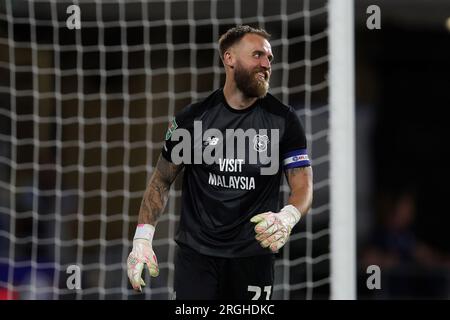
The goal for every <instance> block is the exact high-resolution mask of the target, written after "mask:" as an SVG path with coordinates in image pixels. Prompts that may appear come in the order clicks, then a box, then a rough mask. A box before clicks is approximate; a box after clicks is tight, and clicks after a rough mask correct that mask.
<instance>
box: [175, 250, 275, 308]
mask: <svg viewBox="0 0 450 320" xmlns="http://www.w3.org/2000/svg"><path fill="white" fill-rule="evenodd" d="M274 264H275V256H274V255H273V254H267V255H260V256H254V257H245V258H220V257H212V256H206V255H203V254H200V253H198V252H197V251H195V250H193V249H191V248H189V247H186V246H184V245H179V246H177V252H176V257H175V297H176V299H177V300H217V299H236V300H270V298H271V296H272V288H273V279H274Z"/></svg>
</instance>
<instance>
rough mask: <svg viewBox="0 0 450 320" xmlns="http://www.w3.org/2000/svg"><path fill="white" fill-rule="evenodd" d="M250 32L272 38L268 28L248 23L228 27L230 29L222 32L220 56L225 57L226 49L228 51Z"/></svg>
mask: <svg viewBox="0 0 450 320" xmlns="http://www.w3.org/2000/svg"><path fill="white" fill-rule="evenodd" d="M248 33H252V34H257V35H259V36H261V37H263V38H265V39H267V40H269V39H270V34H269V33H267V31H266V30H264V29H261V28H253V27H250V26H247V25H240V26H236V27H234V28H231V29H228V31H227V32H225V33H224V34H222V36H221V37H220V39H219V50H220V58H222V59H223V55H224V54H225V51H227V50H228V49H229V48H230V47H231V46H233V45H234V44H235V43H237V42H239V41H240V40H241V39H242V38H243V37H244V36H245V35H246V34H248Z"/></svg>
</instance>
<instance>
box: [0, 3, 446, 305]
mask: <svg viewBox="0 0 450 320" xmlns="http://www.w3.org/2000/svg"><path fill="white" fill-rule="evenodd" d="M70 4H79V5H80V8H81V20H82V24H81V30H68V29H67V27H66V19H67V17H68V16H69V15H68V14H67V13H66V8H67V6H68V5H70ZM372 4H377V5H379V7H380V8H381V20H382V23H381V26H382V29H381V30H368V29H367V28H366V18H367V17H368V14H367V13H366V8H367V7H368V6H369V5H372ZM448 17H450V5H449V3H448V2H447V1H444V0H440V1H438V0H432V1H418V0H414V1H403V0H396V1H388V0H384V1H368V0H356V1H355V49H356V51H355V58H356V59H355V70H356V106H355V117H356V164H357V165H356V172H357V175H356V177H357V184H356V189H357V194H356V196H357V216H356V218H357V230H356V231H357V244H358V247H357V249H358V250H357V254H358V255H357V257H358V259H357V270H358V298H362V299H378V298H381V299H390V298H436V299H446V298H448V297H449V295H450V277H449V276H450V258H449V249H450V248H449V246H450V239H449V233H448V232H447V230H446V229H447V226H448V225H449V215H448V214H447V212H446V211H447V210H446V209H445V208H446V206H445V203H444V201H445V192H446V191H447V190H448V188H446V183H447V177H448V172H449V170H448V168H447V167H448V166H447V163H446V159H447V158H446V156H447V153H448V151H447V148H446V147H445V146H446V144H445V141H443V142H442V143H441V140H442V138H443V137H445V132H444V130H445V129H446V124H445V118H444V117H442V116H440V113H441V112H442V111H441V110H442V109H444V108H445V107H446V106H448V105H449V102H450V101H449V93H448V88H449V80H448V79H449V78H448V70H450V69H449V68H448V67H449V63H450V59H449V57H450V55H449V46H450V42H449V40H450V39H449V37H450V30H449V29H448V28H447V27H446V19H447V18H448ZM327 19H328V13H327V1H325V0H323V1H322V0H310V1H308V0H303V1H301V0H284V1H270V0H246V1H244V0H240V1H239V0H236V1H222V0H217V1H148V2H147V1H144V0H140V1H137V0H136V1H118V0H117V1H116V0H104V1H101V0H98V1H94V0H92V1H56V0H54V1H50V0H42V1H40V0H34V1H20V0H15V1H8V0H6V1H3V2H1V3H0V297H3V298H17V299H126V298H128V299H149V298H152V299H167V298H170V295H171V293H172V292H171V290H172V289H171V285H172V284H173V263H172V262H173V254H174V243H173V241H172V240H171V239H172V238H173V235H174V233H175V228H176V223H177V220H178V213H179V201H178V200H179V195H180V180H181V179H178V180H177V183H176V185H175V187H174V188H173V189H172V191H171V200H170V202H169V205H168V207H167V209H166V213H167V214H165V215H164V216H163V218H162V219H161V222H160V223H159V225H158V229H157V234H156V241H155V250H156V252H157V254H158V258H159V261H160V266H161V271H162V272H161V275H160V276H159V277H158V278H157V279H155V280H152V281H151V284H150V288H147V289H146V290H145V292H144V293H145V294H144V295H140V294H136V293H134V292H132V290H130V286H129V284H128V280H127V278H126V272H125V270H126V266H125V261H126V257H127V255H128V253H129V250H130V249H131V247H130V246H131V241H130V240H131V238H132V236H133V234H134V229H135V225H136V221H137V213H138V208H139V205H140V201H141V198H142V193H143V191H144V189H145V185H146V183H147V181H148V178H149V174H150V172H151V170H152V166H153V165H154V164H155V162H156V159H157V156H158V154H159V150H160V148H161V146H162V143H161V141H162V139H163V136H164V132H165V129H166V127H167V123H168V121H169V119H170V117H171V116H172V115H173V114H174V112H176V111H178V110H180V109H181V108H182V107H184V106H185V105H187V104H188V103H190V102H191V101H196V100H198V99H200V98H201V97H204V96H205V95H207V94H208V93H209V92H210V91H212V90H214V89H215V88H217V87H219V86H221V85H222V84H223V81H224V73H223V71H222V66H221V64H220V60H219V57H218V54H217V46H216V42H217V39H218V37H219V35H220V34H221V33H222V32H224V31H225V30H227V29H228V28H229V27H231V26H234V25H236V24H241V23H242V24H252V25H259V26H262V27H264V28H266V29H267V30H268V31H269V32H270V33H271V34H272V35H273V41H272V42H271V43H272V48H273V51H274V54H275V57H276V60H275V63H274V65H273V76H272V80H271V87H272V93H274V94H275V95H276V96H277V97H279V98H280V99H281V100H283V101H284V102H285V103H288V104H291V105H292V106H293V107H294V108H295V109H296V110H297V111H298V114H299V116H300V117H301V118H302V120H303V122H304V124H305V128H306V131H307V135H308V139H309V141H311V150H310V151H311V152H312V158H313V161H314V162H313V163H314V173H315V176H314V181H315V199H314V209H313V212H312V214H311V215H310V216H308V217H307V218H306V219H305V221H304V222H303V223H302V224H300V225H299V226H298V227H296V229H295V230H294V234H293V240H292V241H291V243H290V244H289V245H288V246H286V248H285V249H283V251H282V252H280V254H279V255H278V259H277V268H276V288H275V291H274V297H275V298H277V299H328V298H329V296H330V278H329V277H330V267H329V264H330V255H329V242H330V236H329V235H330V228H329V157H328V155H329V146H328V139H329V136H328V133H329V131H328V127H329V125H328V117H329V110H328V99H329V83H328V67H329V66H328V62H329V59H328V58H329V57H328V29H327V28H328V25H327ZM282 193H283V198H285V197H286V195H287V188H286V187H284V188H283V192H282ZM73 264H76V265H79V266H81V270H82V290H78V291H72V290H68V289H67V288H66V279H67V277H68V274H66V268H67V267H68V266H69V265H73ZM371 264H377V265H380V267H381V270H382V289H381V290H368V289H367V287H366V279H367V276H368V275H367V274H366V267H367V266H368V265H371ZM148 280H149V279H148V278H147V281H148Z"/></svg>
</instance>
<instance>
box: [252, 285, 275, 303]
mask: <svg viewBox="0 0 450 320" xmlns="http://www.w3.org/2000/svg"><path fill="white" fill-rule="evenodd" d="M247 291H248V292H254V293H255V295H254V296H253V298H252V300H259V298H260V297H261V291H262V288H261V287H258V286H248V287H247ZM264 292H265V293H266V300H269V298H270V293H271V292H272V286H264Z"/></svg>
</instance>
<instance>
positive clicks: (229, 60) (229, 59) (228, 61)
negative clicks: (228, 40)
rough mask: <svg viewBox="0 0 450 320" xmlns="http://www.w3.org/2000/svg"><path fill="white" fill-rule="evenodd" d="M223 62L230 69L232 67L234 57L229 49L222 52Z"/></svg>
mask: <svg viewBox="0 0 450 320" xmlns="http://www.w3.org/2000/svg"><path fill="white" fill-rule="evenodd" d="M223 63H224V64H225V65H226V66H228V67H230V68H231V69H233V68H234V63H235V59H234V55H233V53H232V52H231V51H230V50H227V51H225V53H224V54H223Z"/></svg>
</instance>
